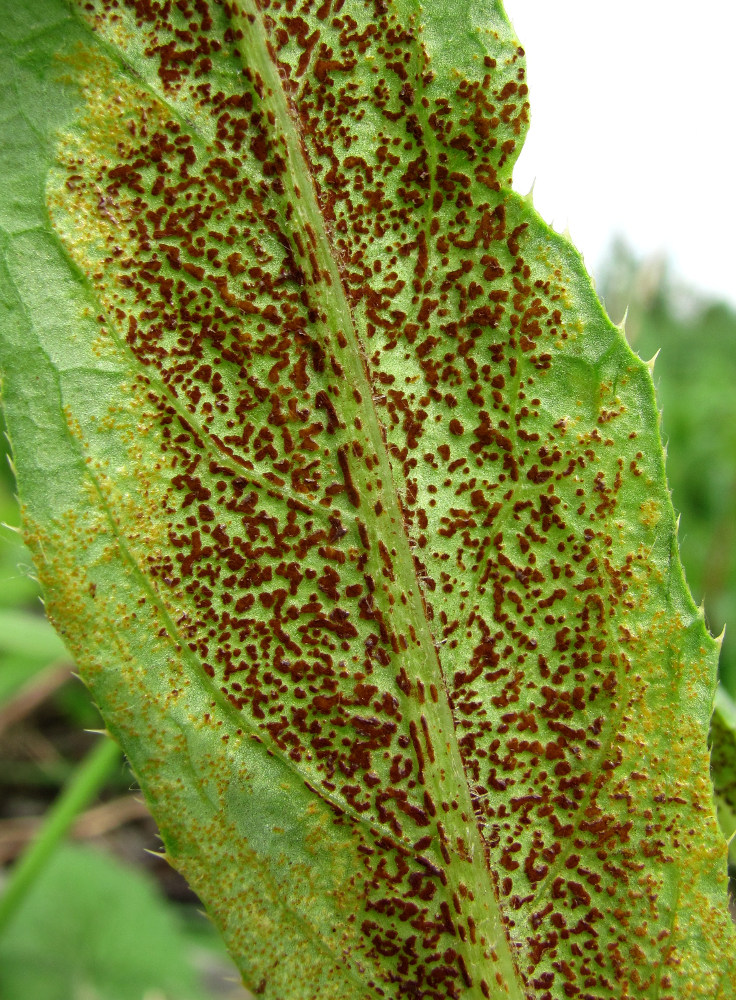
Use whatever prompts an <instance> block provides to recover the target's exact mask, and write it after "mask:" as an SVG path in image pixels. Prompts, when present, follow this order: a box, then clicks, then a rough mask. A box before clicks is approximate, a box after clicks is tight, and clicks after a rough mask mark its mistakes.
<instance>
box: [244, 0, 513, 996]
mask: <svg viewBox="0 0 736 1000" xmlns="http://www.w3.org/2000/svg"><path fill="white" fill-rule="evenodd" d="M240 3H241V4H242V8H243V9H244V10H248V11H249V13H250V16H248V14H246V16H245V18H244V19H243V26H244V31H243V39H241V40H239V42H238V47H239V49H240V52H241V55H242V57H243V64H244V65H248V60H247V55H246V52H247V51H250V52H251V55H252V64H253V68H255V69H257V71H258V72H259V73H260V74H261V76H262V79H263V81H264V83H265V85H266V90H267V91H268V90H270V93H271V95H272V96H273V98H274V100H273V111H274V114H275V118H276V122H277V124H278V125H280V129H281V134H282V135H283V136H284V138H285V142H286V151H287V157H288V160H289V167H290V168H291V169H288V170H287V171H286V172H285V175H284V178H283V179H284V182H285V184H288V185H289V186H291V187H292V191H293V187H294V185H293V180H294V178H296V179H297V180H298V182H299V190H300V193H301V199H302V200H303V201H304V203H305V206H306V207H307V209H308V214H309V215H310V216H311V218H312V220H313V221H314V222H316V223H317V226H316V229H315V232H316V235H317V240H318V246H317V247H316V248H315V253H316V255H317V259H318V261H319V260H320V257H321V258H322V261H321V262H320V263H321V264H324V265H326V267H327V271H328V273H329V274H330V276H331V287H332V289H333V295H331V296H330V300H331V302H332V301H333V300H334V301H335V303H336V306H337V308H334V307H333V308H334V312H333V310H331V309H329V308H326V312H327V315H328V316H329V315H330V312H333V315H334V319H335V320H337V323H338V329H342V331H343V333H344V335H345V336H346V338H348V339H349V341H350V340H352V345H351V346H352V350H349V351H348V352H347V359H346V360H348V362H351V363H352V369H353V376H354V379H355V384H356V385H357V386H358V389H359V391H360V393H361V397H362V400H363V407H364V410H365V411H367V413H366V416H367V417H368V416H369V417H370V419H367V420H366V425H367V428H368V429H369V432H370V435H371V443H372V446H373V449H374V452H375V454H376V455H377V456H378V458H379V462H380V469H381V479H382V485H383V494H384V500H385V501H386V509H387V511H388V512H389V519H390V521H391V524H392V527H393V531H394V538H395V545H396V552H397V562H398V568H399V573H398V574H397V576H399V577H403V578H404V580H403V583H404V593H405V594H406V595H407V598H408V599H407V606H408V607H409V608H411V610H412V611H413V618H414V623H413V624H415V626H416V629H415V633H416V634H417V636H418V637H420V641H421V645H422V647H423V649H422V652H423V654H424V657H425V663H424V665H422V664H421V663H418V664H416V669H417V674H418V675H421V674H422V673H426V669H427V665H428V664H432V665H433V672H434V674H435V676H436V677H437V680H438V681H439V686H440V687H441V689H442V690H443V691H445V695H447V688H446V685H445V682H444V672H443V671H442V669H441V666H440V663H439V657H438V655H437V648H436V646H435V642H434V638H433V636H432V633H431V630H430V628H429V623H428V621H427V617H426V612H425V609H424V605H423V603H422V600H421V590H420V586H419V582H418V581H417V579H416V573H415V569H414V560H413V557H412V554H411V549H410V547H409V540H408V537H407V535H406V531H405V528H404V522H403V517H402V515H401V510H400V507H399V502H398V495H397V493H396V489H395V483H394V477H393V472H392V468H391V464H390V460H389V457H388V451H387V448H386V444H385V441H384V437H383V435H382V433H381V424H380V419H379V417H378V414H377V412H376V408H375V404H374V401H373V392H372V387H371V385H370V381H369V379H368V376H367V373H366V371H365V368H364V365H363V362H362V352H361V350H360V348H361V346H362V345H361V342H360V339H359V337H358V331H357V329H356V327H355V323H354V319H353V316H352V313H351V312H350V309H349V307H348V303H347V299H346V296H345V292H344V288H343V284H342V278H341V275H340V273H339V269H338V267H337V265H336V262H335V259H334V256H333V253H332V248H331V244H330V240H329V236H328V234H327V231H326V227H325V220H324V217H323V215H322V212H321V210H320V208H319V202H318V200H317V197H316V192H315V189H314V185H313V182H312V177H311V174H310V172H309V170H308V168H307V164H306V162H305V158H304V152H303V147H302V143H301V141H300V136H299V134H298V132H299V128H298V125H297V123H296V121H295V120H294V119H293V117H292V115H291V114H290V113H289V106H288V99H287V97H286V94H285V92H284V89H283V86H282V83H281V79H280V76H279V73H278V71H277V69H276V67H275V65H274V63H273V61H272V60H271V59H270V57H269V55H268V45H267V35H266V31H265V26H264V24H263V21H262V14H261V11H260V10H259V8H258V3H257V0H240ZM254 25H255V26H256V28H255V32H256V33H257V35H256V37H255V38H253V32H251V30H250V29H252V28H253V26H254ZM248 33H250V34H251V38H252V40H253V41H255V42H256V43H257V44H255V45H251V46H250V49H249V50H246V45H247V42H246V39H247V37H248ZM265 103H266V102H265V99H264V104H265ZM294 195H295V192H294ZM294 200H295V202H297V199H296V197H295V199H294ZM296 207H297V208H298V205H297V206H296ZM295 214H296V215H298V211H297V212H296V213H295ZM305 236H307V234H306V232H305ZM308 273H309V272H307V274H308ZM307 282H310V279H309V278H307ZM310 283H311V282H310ZM315 291H316V292H317V293H318V291H319V290H318V289H315ZM325 305H326V306H327V305H329V304H328V303H325ZM389 485H390V487H391V488H390V489H387V486H389ZM396 607H397V608H400V607H401V604H400V603H399V604H398V605H397V606H396ZM415 655H416V654H415ZM437 708H438V710H439V713H441V714H440V718H441V719H442V715H444V720H442V721H443V722H444V726H445V727H446V732H447V737H446V739H445V740H444V741H443V742H444V744H445V746H444V747H443V749H446V752H447V754H448V756H449V764H450V766H451V768H452V771H453V776H454V782H455V787H454V789H453V791H456V792H457V793H458V795H459V797H460V798H461V802H462V803H463V804H464V806H465V809H464V811H465V814H466V816H467V822H466V824H465V827H464V834H465V836H468V834H470V835H471V836H472V841H473V843H472V844H471V855H472V856H473V857H475V858H477V859H479V860H482V869H481V870H482V872H483V874H484V875H485V879H484V883H481V882H480V880H477V882H476V884H477V890H478V892H479V894H483V895H481V898H485V899H488V900H491V901H492V906H490V907H489V919H490V920H491V921H492V922H494V923H495V924H496V929H497V930H498V931H499V932H500V933H499V934H498V937H497V941H498V951H500V952H501V954H500V955H498V967H500V969H501V970H503V975H504V978H505V979H506V986H507V987H510V990H509V995H510V997H511V996H515V997H517V998H518V1000H522V989H521V984H520V977H519V973H518V971H517V969H516V966H515V963H514V960H513V957H512V954H511V948H510V943H509V937H508V932H507V928H506V924H505V922H504V920H503V918H502V916H501V912H500V908H499V904H498V899H497V896H496V891H495V887H494V883H493V880H492V878H491V877H490V872H489V871H488V869H487V867H486V853H485V846H484V841H483V837H482V836H481V832H480V829H479V827H478V824H477V822H476V821H475V814H474V810H473V805H472V800H471V797H470V790H469V788H468V784H467V779H466V776H465V770H464V767H463V764H462V759H461V757H460V752H459V749H458V745H457V740H456V739H454V738H453V739H450V738H448V737H451V736H452V737H454V734H455V725H454V719H453V717H452V714H451V711H450V706H449V700H448V699H447V696H446V697H445V699H442V700H441V702H440V704H439V705H438V706H437ZM473 847H474V848H475V849H473ZM452 849H453V851H454V845H452ZM478 867H479V864H478V862H476V865H475V869H476V870H477V869H478ZM448 868H449V869H450V871H451V870H452V869H451V867H450V866H448ZM450 871H448V874H450ZM489 890H490V892H489ZM470 971H471V973H477V972H478V970H475V969H473V970H470ZM474 982H477V978H476V979H474Z"/></svg>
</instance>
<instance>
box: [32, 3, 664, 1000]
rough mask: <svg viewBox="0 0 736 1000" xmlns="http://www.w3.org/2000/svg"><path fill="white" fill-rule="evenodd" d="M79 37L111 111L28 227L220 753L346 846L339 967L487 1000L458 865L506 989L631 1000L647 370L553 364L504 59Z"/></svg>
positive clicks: (404, 34)
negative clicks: (137, 490)
mask: <svg viewBox="0 0 736 1000" xmlns="http://www.w3.org/2000/svg"><path fill="white" fill-rule="evenodd" d="M85 10H86V12H87V14H88V15H89V19H90V22H91V23H92V24H93V25H94V27H95V29H96V31H98V32H99V33H100V34H101V35H104V36H106V37H108V38H109V39H111V40H113V41H114V42H115V43H116V44H117V45H119V46H120V47H121V49H122V50H123V52H124V54H125V55H126V58H128V59H129V61H130V65H131V66H132V67H133V68H134V69H135V71H136V73H139V74H140V76H141V78H142V82H140V83H139V82H138V81H137V80H136V79H135V78H134V77H133V76H132V75H131V76H128V77H125V78H123V77H120V78H116V82H115V87H116V88H118V89H119V90H120V92H121V93H122V98H123V99H122V103H121V104H120V106H119V107H118V108H117V109H116V108H115V106H114V105H112V110H110V107H111V94H110V88H109V85H107V86H106V84H105V82H104V81H101V80H97V81H93V80H89V82H88V99H89V102H90V108H91V110H90V114H89V118H88V120H87V132H86V133H84V134H83V133H82V132H80V134H79V135H77V136H71V137H69V138H68V139H67V140H66V141H65V144H64V148H63V159H64V164H65V168H66V171H67V175H66V178H65V180H66V190H65V193H64V204H65V206H66V208H65V209H64V210H63V211H66V212H71V215H68V216H63V214H62V209H61V208H60V207H59V205H58V204H57V203H56V202H55V200H54V198H53V197H52V199H51V202H52V210H53V212H54V215H55V221H56V223H57V226H58V228H59V229H60V231H61V232H62V234H64V237H65V239H66V242H67V245H68V247H69V249H70V252H71V253H72V254H73V255H74V256H75V257H76V259H77V260H79V262H80V263H81V265H82V266H83V268H84V270H85V271H86V272H87V274H88V275H89V276H90V277H91V279H92V282H93V284H94V286H95V289H96V292H97V294H98V297H99V299H100V301H101V303H102V305H103V307H104V310H105V313H106V316H107V317H109V319H110V322H111V323H112V328H113V330H114V337H115V338H116V340H117V343H118V345H119V347H120V349H121V350H124V351H126V352H128V356H129V357H130V359H131V364H132V365H134V366H135V370H136V372H137V388H136V392H137V394H138V397H139V399H140V401H141V406H142V407H143V408H144V409H145V412H146V415H147V418H150V419H151V422H152V424H153V426H155V428H156V431H155V433H156V434H157V435H158V437H159V439H160V450H161V468H160V470H158V472H157V475H159V477H160V478H161V479H162V480H165V481H166V482H167V488H166V491H165V496H164V497H163V498H162V500H161V504H160V509H159V511H158V512H157V517H159V518H161V519H162V523H163V524H164V525H165V533H166V538H167V544H165V545H164V546H162V547H161V548H159V549H155V550H153V551H150V552H148V553H146V556H145V560H146V569H147V572H148V574H149V575H150V577H151V578H152V579H153V580H154V582H155V585H156V587H157V589H158V591H159V592H160V593H161V594H162V596H163V599H164V600H165V602H166V604H167V607H168V608H169V609H170V611H171V613H172V618H174V620H175V621H176V622H177V626H178V629H179V632H180V635H181V637H182V642H183V644H184V645H185V646H186V649H187V650H188V653H189V654H191V655H192V656H193V657H196V659H197V661H198V662H199V663H200V664H201V668H202V669H203V670H204V672H205V673H206V675H207V676H209V678H211V680H212V683H213V685H214V687H215V688H216V690H217V691H218V692H219V694H221V695H222V696H223V697H224V698H225V699H227V701H228V703H229V705H230V706H232V708H233V709H235V710H236V711H237V712H238V713H240V715H241V716H242V718H243V720H244V722H243V725H244V726H246V727H250V728H251V729H252V730H253V732H258V733H259V734H260V738H262V739H263V740H264V741H266V740H267V741H268V744H267V745H268V747H269V748H270V751H271V752H273V753H277V754H278V755H280V756H281V757H282V758H283V759H284V760H287V761H289V762H291V764H292V765H293V766H294V767H298V769H299V773H300V774H302V775H303V776H304V778H305V780H307V781H308V782H309V785H310V787H312V788H314V790H315V793H316V794H318V795H320V796H322V797H323V798H325V800H326V801H328V802H330V803H331V805H332V806H333V808H334V815H335V823H337V824H341V823H351V824H354V825H355V826H356V829H358V830H360V831H362V832H361V834H360V836H361V837H362V838H363V856H364V859H365V873H364V875H365V885H366V886H367V887H368V888H367V889H366V894H365V898H364V899H362V900H361V902H360V907H361V909H360V914H361V916H360V920H359V921H358V922H357V923H358V924H359V926H357V924H356V928H355V934H356V941H358V942H359V943H358V944H357V945H355V948H356V956H355V961H356V962H357V963H358V965H360V963H367V966H366V967H368V968H373V967H374V966H373V965H371V963H372V962H375V964H376V965H377V966H380V967H381V968H382V969H384V970H388V971H384V973H383V975H384V979H383V980H381V981H379V980H378V979H376V980H371V981H370V985H371V986H372V987H373V988H374V989H375V991H376V992H377V993H378V994H379V995H391V996H401V997H404V996H406V997H426V998H431V1000H442V998H448V997H451V998H455V997H460V996H462V995H470V994H469V993H468V992H467V991H469V990H471V989H472V990H473V994H472V995H474V996H485V997H490V996H492V995H496V993H495V992H494V991H495V990H496V979H497V978H498V977H501V978H503V975H505V976H506V978H508V976H509V975H510V969H511V965H510V964H507V965H506V966H504V964H503V963H504V961H505V959H504V958H503V956H501V957H500V958H499V954H501V951H502V947H501V946H500V945H498V944H494V943H493V942H492V941H491V939H490V937H489V932H488V929H487V926H486V925H488V923H489V920H488V914H489V912H490V913H491V915H492V913H493V910H492V907H491V904H490V903H488V902H485V901H484V899H483V898H482V897H483V895H484V894H485V895H486V896H489V895H490V893H491V886H492V884H494V882H493V879H492V877H491V875H489V872H488V870H487V869H486V867H485V866H484V864H483V862H482V861H481V854H484V855H485V858H486V861H487V863H488V865H490V869H491V871H492V872H493V873H494V874H495V876H496V882H495V885H496V890H497V893H498V897H499V900H500V905H501V911H502V914H503V918H504V921H505V928H506V932H507V934H508V938H509V941H510V942H511V944H512V947H513V950H514V954H515V958H514V961H515V963H516V966H517V968H518V972H519V973H520V975H521V977H522V979H523V983H524V989H525V990H526V991H527V994H528V995H529V996H534V997H535V998H536V1000H551V997H552V996H561V995H565V996H569V997H580V998H581V1000H610V998H614V997H619V996H626V995H633V994H634V993H636V991H646V990H647V989H649V987H650V984H651V983H653V982H655V980H656V977H657V976H658V975H659V973H658V972H657V971H656V969H657V967H658V965H659V964H660V963H661V962H662V961H663V955H666V948H667V945H666V939H667V936H668V933H669V930H668V926H667V921H666V914H665V915H663V914H662V913H661V912H660V910H659V908H658V893H659V892H660V891H661V888H662V885H663V884H664V881H665V879H666V869H667V866H668V865H669V864H670V863H671V856H670V854H669V853H668V850H667V847H666V843H667V838H668V837H669V836H671V832H672V831H671V828H672V813H671V812H668V811H667V810H665V808H664V806H660V805H659V804H657V802H656V801H650V798H651V785H650V784H649V783H644V782H641V783H639V782H636V783H634V784H631V785H629V784H628V783H627V781H626V775H627V774H630V772H631V769H632V766H633V765H632V761H634V760H635V747H634V744H633V743H632V740H631V739H630V736H629V732H630V730H631V729H632V726H633V725H634V723H633V719H634V716H635V714H636V713H639V714H640V715H641V714H642V711H643V710H642V705H643V704H644V701H645V695H646V691H645V685H644V682H643V681H642V680H641V677H640V676H639V673H638V669H639V668H638V666H637V657H640V655H641V654H640V652H639V647H640V645H641V640H640V638H639V632H640V630H641V628H642V627H643V622H644V621H645V620H646V617H645V610H646V609H645V608H644V606H643V605H644V603H645V601H646V597H645V593H646V589H647V587H648V586H649V584H650V575H651V574H650V571H649V569H648V568H647V567H648V564H647V561H646V560H647V556H648V552H647V546H649V547H650V548H651V546H652V545H653V544H654V540H653V531H654V530H655V528H656V525H655V524H654V523H653V522H654V520H655V518H654V513H653V508H651V509H650V508H649V507H647V508H645V507H643V506H641V505H642V504H643V503H644V502H645V501H646V500H647V499H648V498H647V491H648V490H649V488H650V486H651V481H652V479H651V476H652V468H651V467H650V466H649V464H648V463H647V460H646V459H645V457H644V454H643V453H642V452H638V453H637V458H636V461H631V462H630V463H628V462H626V461H624V460H623V459H622V458H620V457H619V455H623V454H627V453H628V450H631V446H630V444H629V439H631V438H634V437H636V435H637V433H638V431H637V425H638V422H639V413H638V412H633V413H632V412H631V406H630V404H629V405H627V403H626V399H627V398H628V397H627V396H626V391H627V390H626V389H625V386H626V384H627V381H629V380H636V379H638V378H639V377H640V373H639V370H638V368H637V367H636V365H634V364H633V362H632V360H631V359H630V356H629V355H627V354H626V351H625V349H624V348H623V346H622V345H621V344H620V343H618V341H614V339H613V334H612V332H611V329H610V328H609V326H608V325H607V323H606V322H605V321H604V320H603V318H602V316H601V315H600V314H599V313H596V314H595V315H593V316H591V317H589V326H590V328H589V329H586V337H588V338H589V340H590V343H591V345H592V346H591V347H590V348H587V347H586V346H582V347H581V346H580V344H579V343H578V341H579V340H580V339H581V338H580V330H579V328H578V325H577V324H578V320H577V318H576V317H575V316H573V315H572V314H571V312H570V309H569V306H568V304H567V301H568V299H567V286H568V283H569V281H570V273H569V268H568V267H567V265H565V264H564V262H563V260H562V257H561V255H560V254H556V253H555V252H554V251H553V250H552V249H551V248H550V247H544V246H542V245H541V244H540V242H539V239H538V234H537V233H536V232H535V228H534V227H535V226H536V223H535V224H534V225H532V222H531V221H530V216H529V212H528V210H527V208H526V206H525V205H524V204H523V203H521V202H520V201H519V199H517V198H515V197H514V196H513V195H511V194H510V193H509V190H508V185H509V172H510V166H511V163H512V161H513V158H514V155H515V153H516V151H517V147H518V145H519V144H520V142H521V140H522V138H523V134H524V130H525V127H526V121H527V101H526V96H527V87H526V83H525V71H524V64H523V58H522V57H523V52H522V50H520V49H517V48H516V47H515V46H512V45H510V44H509V40H508V39H504V38H498V39H497V43H496V49H497V51H496V53H495V57H492V56H491V55H487V56H486V57H485V59H484V60H481V61H478V65H477V68H476V70H475V72H474V74H467V76H465V77H464V76H463V75H462V74H460V75H458V76H456V77H453V78H452V79H448V78H445V77H443V76H442V77H440V76H438V77H435V75H434V71H433V67H432V65H431V62H430V60H429V58H428V56H427V52H426V51H425V48H424V46H423V44H422V39H421V33H420V29H419V25H418V23H416V22H415V21H414V20H413V19H412V18H408V19H403V20H402V19H401V18H400V17H399V16H398V15H397V12H396V11H395V10H394V7H393V5H392V4H390V3H389V2H387V0H374V2H366V3H362V2H360V3H358V2H346V0H324V2H322V3H321V4H319V3H318V2H317V0H303V2H300V0H283V2H279V0H260V2H259V3H258V4H256V3H241V4H239V5H232V6H231V5H229V4H227V3H222V4H220V3H215V2H206V0H177V2H171V0H99V2H95V3H89V4H87V5H86V8H85ZM136 35H137V37H139V38H141V39H143V42H142V46H141V45H140V44H139V43H136V44H135V45H134V44H133V43H132V42H131V41H130V39H131V38H134V37H136ZM254 39H257V40H258V39H260V42H261V43H262V44H261V45H260V47H259V48H257V49H255V48H253V45H254ZM247 52H250V53H251V57H250V60H249V64H248V65H247V66H246V67H245V68H243V53H247ZM100 120H104V122H105V128H106V129H107V132H108V136H107V138H106V139H105V140H104V142H102V140H100V138H99V135H98V133H97V131H96V130H97V129H99V128H100V124H99V123H100ZM101 142H102V145H103V146H105V148H99V147H100V143H101ZM110 146H112V151H111V149H110V148H109V147H110ZM300 185H301V186H300ZM305 206H306V208H305ZM309 206H312V208H314V211H312V208H310V207H309ZM317 210H318V213H319V216H320V219H319V221H320V227H319V231H317V230H316V229H315V228H314V226H315V223H316V221H317V218H316V215H315V213H316V212H317ZM310 213H311V214H310ZM77 217H82V218H90V219H93V220H94V223H93V224H87V225H86V226H85V227H83V228H82V231H81V232H79V231H76V229H75V220H76V218H77ZM348 307H349V310H348ZM351 314H352V319H351ZM346 317H347V319H348V320H349V321H350V322H351V324H352V325H351V328H350V329H348V328H347V323H346ZM596 351H597V354H596ZM610 357H613V358H614V360H613V361H611V360H610ZM606 358H608V360H607V361H606V360H605V359H606ZM606 365H607V366H608V367H607V368H606V367H605V366H606ZM611 372H613V374H611ZM604 376H605V378H604ZM568 383H569V386H571V387H572V390H574V387H575V386H576V385H577V384H578V383H580V384H581V385H583V386H584V393H583V394H581V398H580V399H579V400H578V401H577V402H578V403H579V406H576V400H575V399H574V397H572V396H571V395H570V393H569V392H566V391H565V390H566V388H567V386H568ZM591 399H592V402H591ZM560 407H562V408H563V410H564V411H565V412H561V409H560ZM377 417H378V421H377ZM379 422H380V423H379ZM627 449H628V450H627ZM389 479H392V481H391V482H389ZM397 496H398V498H399V500H398V501H397V499H396V498H397ZM632 504H633V505H635V506H636V507H637V509H638V510H639V512H640V513H641V517H640V518H639V519H638V520H636V522H635V524H636V527H635V528H631V527H628V528H627V529H626V531H628V532H629V534H626V533H625V531H624V529H623V528H622V527H620V525H621V524H623V523H624V522H626V523H628V524H630V522H629V521H628V520H627V517H628V514H629V512H630V509H631V507H632ZM622 507H623V508H624V510H623V511H622V510H621V508H622ZM399 511H400V516H401V521H403V523H400V522H399ZM624 515H626V517H625V516H624ZM624 623H626V625H625V624H624ZM622 630H625V631H626V636H627V642H626V643H622V642H621V635H622ZM435 651H437V652H438V654H439V657H440V659H441V663H442V669H441V671H440V668H439V667H438V664H437V661H436V657H435ZM453 722H454V726H455V733H456V737H457V739H456V743H455V744H454V745H451V744H452V741H448V739H447V736H446V733H444V732H443V728H444V729H446V728H447V725H448V723H449V725H450V726H452V723H453ZM458 748H459V754H458ZM461 765H462V767H463V768H464V773H465V776H466V778H467V785H468V789H461V790H458V781H457V779H458V777H459V775H460V773H461V772H460V767H461ZM632 778H633V775H632ZM468 790H469V791H468ZM668 823H669V826H668V825H667V824H668ZM644 829H645V830H646V835H644V833H643V831H644ZM460 831H462V832H460ZM469 837H470V838H471V840H470V841H469V840H468V838H469ZM645 858H646V865H647V869H648V872H647V873H644V864H645V862H644V859H645ZM655 863H656V864H655ZM652 872H653V873H654V874H651V873H652ZM647 879H648V881H647ZM474 888H475V890H476V891H475V892H474ZM479 888H482V889H483V892H482V893H481V892H478V891H477V890H478V889H479ZM484 922H485V923H484ZM491 922H492V920H491ZM481 924H483V926H486V929H485V930H483V929H482V928H481ZM634 925H635V926H636V932H635V935H634V936H633V937H632V934H631V932H630V928H631V927H633V926H634ZM663 942H665V943H664V944H663ZM358 952H359V954H358ZM496 962H498V963H500V964H498V965H497V964H496ZM501 968H504V969H505V972H504V974H503V975H502V973H501V972H499V971H498V969H501ZM486 971H487V979H486V978H484V975H485V974H486ZM657 981H658V980H657ZM489 984H490V985H489ZM662 996H664V994H663V995H662Z"/></svg>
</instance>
